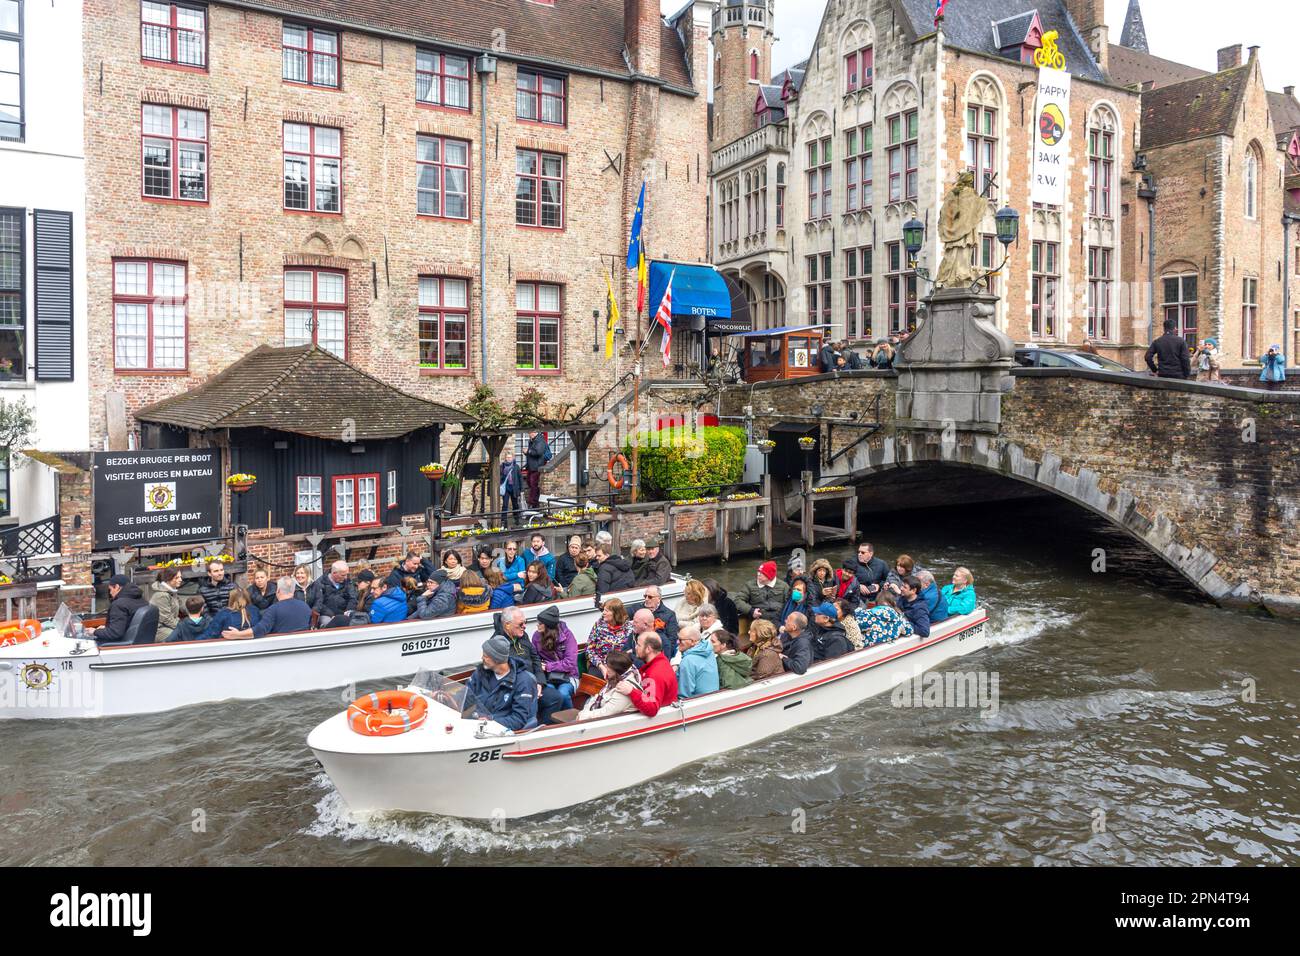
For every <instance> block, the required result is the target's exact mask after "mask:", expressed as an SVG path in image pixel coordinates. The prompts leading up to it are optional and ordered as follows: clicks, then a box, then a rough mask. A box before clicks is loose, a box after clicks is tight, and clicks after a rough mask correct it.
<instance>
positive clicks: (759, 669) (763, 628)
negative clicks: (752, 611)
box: [746, 621, 785, 681]
mask: <svg viewBox="0 0 1300 956" xmlns="http://www.w3.org/2000/svg"><path fill="white" fill-rule="evenodd" d="M746 656H748V657H749V658H750V659H751V660H752V661H753V662H754V666H753V668H752V669H751V670H750V672H749V676H750V678H751V679H752V680H756V681H759V680H766V679H767V678H769V677H779V676H780V675H781V674H783V673H785V665H784V664H782V662H781V637H780V635H779V634H778V633H777V630H776V625H775V624H773V623H772V622H771V621H755V622H754V623H753V624H751V625H750V626H749V651H748V653H747V655H746Z"/></svg>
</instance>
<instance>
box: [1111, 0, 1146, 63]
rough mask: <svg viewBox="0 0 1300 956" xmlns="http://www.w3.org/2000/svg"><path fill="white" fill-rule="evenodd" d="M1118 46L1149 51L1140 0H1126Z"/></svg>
mask: <svg viewBox="0 0 1300 956" xmlns="http://www.w3.org/2000/svg"><path fill="white" fill-rule="evenodd" d="M1119 44H1120V46H1126V47H1128V48H1129V49H1130V50H1138V51H1140V52H1142V53H1150V52H1151V51H1150V50H1149V49H1147V28H1146V24H1145V23H1143V22H1142V4H1141V3H1140V0H1128V13H1126V14H1125V15H1124V32H1123V33H1121V34H1120V38H1119Z"/></svg>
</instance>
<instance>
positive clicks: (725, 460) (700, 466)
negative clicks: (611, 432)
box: [624, 425, 745, 499]
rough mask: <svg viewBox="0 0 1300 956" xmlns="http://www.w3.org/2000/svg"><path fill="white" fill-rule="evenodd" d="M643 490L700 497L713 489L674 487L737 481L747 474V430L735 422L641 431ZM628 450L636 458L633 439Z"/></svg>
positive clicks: (666, 495)
mask: <svg viewBox="0 0 1300 956" xmlns="http://www.w3.org/2000/svg"><path fill="white" fill-rule="evenodd" d="M636 437H637V440H638V441H639V442H640V444H641V460H640V465H641V492H642V494H644V495H646V496H648V497H651V498H657V499H667V498H669V497H674V498H682V497H691V498H693V497H698V496H703V495H710V494H712V491H709V490H701V491H684V490H683V491H676V492H673V491H670V490H669V489H672V488H678V489H686V488H700V487H702V486H706V485H709V486H712V485H732V484H737V483H738V482H739V481H740V480H741V478H743V477H744V474H745V430H744V429H743V428H735V427H731V426H726V425H723V426H717V427H713V428H701V429H696V430H694V431H687V430H683V429H665V430H663V431H660V432H640V433H639V434H638V435H637V436H636ZM624 454H625V455H627V460H628V461H631V460H632V442H631V441H630V440H629V441H628V443H627V445H626V448H625V450H624Z"/></svg>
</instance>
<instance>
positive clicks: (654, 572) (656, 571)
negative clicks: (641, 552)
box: [633, 536, 673, 586]
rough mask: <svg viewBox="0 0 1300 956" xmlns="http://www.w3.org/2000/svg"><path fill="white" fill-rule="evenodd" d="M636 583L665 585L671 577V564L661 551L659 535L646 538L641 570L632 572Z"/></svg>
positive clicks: (661, 542) (661, 543)
mask: <svg viewBox="0 0 1300 956" xmlns="http://www.w3.org/2000/svg"><path fill="white" fill-rule="evenodd" d="M633 576H634V577H635V578H636V581H637V583H638V584H658V585H661V586H662V585H665V584H667V583H668V582H669V581H671V580H672V579H673V566H672V564H670V563H669V561H668V557H667V556H666V555H665V554H664V551H663V541H662V539H660V538H659V537H657V536H656V537H653V538H646V542H645V561H644V562H643V563H642V565H641V570H640V571H639V572H636V573H634V575H633Z"/></svg>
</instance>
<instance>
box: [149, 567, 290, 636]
mask: <svg viewBox="0 0 1300 956" xmlns="http://www.w3.org/2000/svg"><path fill="white" fill-rule="evenodd" d="M262 576H263V577H265V576H266V572H265V571H263V572H262ZM184 582H185V577H184V575H182V574H181V569H180V568H176V567H171V568H163V569H162V570H161V571H159V572H158V575H157V577H155V578H154V580H153V582H152V583H151V584H150V585H149V603H150V604H152V605H153V606H154V607H156V608H157V609H158V636H157V637H156V638H155V640H158V641H165V640H167V638H169V637H171V633H172V631H174V630H176V625H177V624H179V623H180V622H181V618H182V617H184V616H185V608H184V606H183V605H184V603H185V601H184V598H182V597H181V595H180V588H181V585H182V584H183V583H184Z"/></svg>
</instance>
